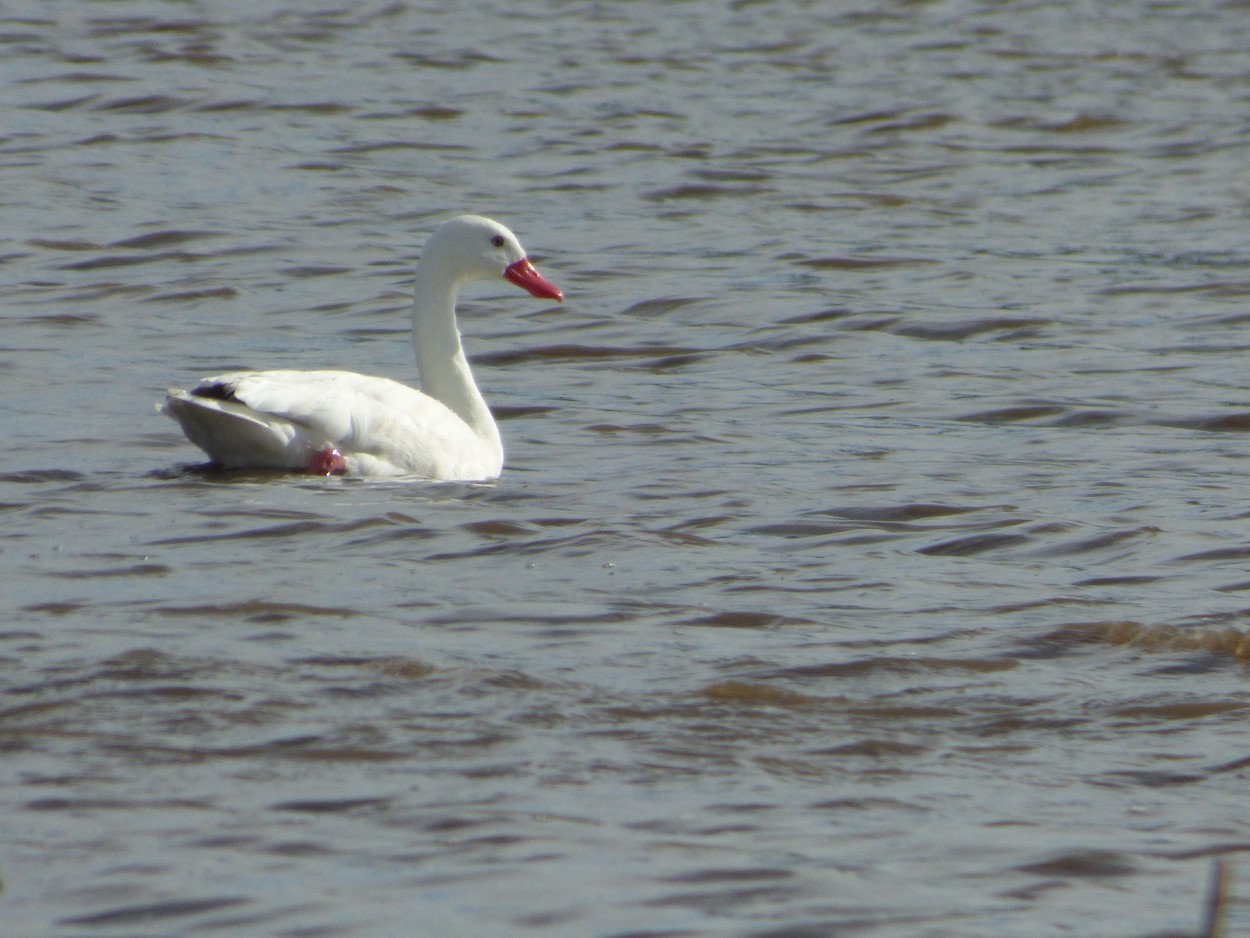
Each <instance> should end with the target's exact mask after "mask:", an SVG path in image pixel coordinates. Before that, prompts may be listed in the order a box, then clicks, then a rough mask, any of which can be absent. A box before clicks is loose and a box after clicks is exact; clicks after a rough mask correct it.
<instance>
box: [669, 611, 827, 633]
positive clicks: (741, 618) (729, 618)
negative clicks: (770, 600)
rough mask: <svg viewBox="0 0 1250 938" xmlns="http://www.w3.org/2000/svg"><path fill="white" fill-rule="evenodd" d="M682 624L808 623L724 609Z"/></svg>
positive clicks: (753, 625) (749, 625) (725, 626)
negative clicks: (724, 610)
mask: <svg viewBox="0 0 1250 938" xmlns="http://www.w3.org/2000/svg"><path fill="white" fill-rule="evenodd" d="M681 624H682V625H684V626H689V627H695V628H710V629H777V628H783V627H784V626H788V625H810V624H811V623H810V622H809V621H807V620H803V619H794V618H790V617H788V616H783V615H776V614H774V613H769V612H747V611H726V612H714V613H712V614H711V615H706V616H698V617H695V618H692V619H686V620H684V621H683V622H682V623H681Z"/></svg>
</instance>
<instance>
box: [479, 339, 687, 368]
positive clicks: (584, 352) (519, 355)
mask: <svg viewBox="0 0 1250 938" xmlns="http://www.w3.org/2000/svg"><path fill="white" fill-rule="evenodd" d="M704 351H705V350H703V349H697V348H682V347H677V346H666V345H654V346H649V345H644V346H595V345H578V344H573V343H560V344H556V345H545V346H539V347H536V348H528V349H514V350H511V351H504V352H486V353H482V354H477V355H474V356H473V360H474V361H475V362H479V363H481V364H483V365H490V366H492V367H496V368H507V367H513V366H516V365H526V364H532V363H535V362H544V363H550V362H593V361H612V360H619V361H629V360H633V359H639V358H647V359H653V360H655V361H664V360H667V359H669V358H671V357H672V356H697V355H702V354H704Z"/></svg>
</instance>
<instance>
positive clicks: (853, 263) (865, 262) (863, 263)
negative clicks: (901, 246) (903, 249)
mask: <svg viewBox="0 0 1250 938" xmlns="http://www.w3.org/2000/svg"><path fill="white" fill-rule="evenodd" d="M777 259H778V260H782V261H790V262H792V263H794V264H795V265H796V266H798V267H807V268H809V269H811V270H876V269H892V268H908V267H917V266H923V265H928V264H936V263H938V261H936V260H933V259H932V258H928V257H875V256H873V257H804V256H803V255H801V254H782V255H780V256H779V257H778V258H777Z"/></svg>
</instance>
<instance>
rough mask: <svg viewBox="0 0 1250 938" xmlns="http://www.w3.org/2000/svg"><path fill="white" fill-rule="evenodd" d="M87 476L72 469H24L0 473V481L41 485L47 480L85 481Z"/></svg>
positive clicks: (59, 481)
mask: <svg viewBox="0 0 1250 938" xmlns="http://www.w3.org/2000/svg"><path fill="white" fill-rule="evenodd" d="M88 478H89V476H86V475H84V474H83V473H81V472H75V471H74V470H72V469H26V470H23V471H20V472H5V473H2V474H0V483H3V482H8V483H13V484H16V485H43V484H45V483H48V482H57V483H64V482H85V481H87V479H88Z"/></svg>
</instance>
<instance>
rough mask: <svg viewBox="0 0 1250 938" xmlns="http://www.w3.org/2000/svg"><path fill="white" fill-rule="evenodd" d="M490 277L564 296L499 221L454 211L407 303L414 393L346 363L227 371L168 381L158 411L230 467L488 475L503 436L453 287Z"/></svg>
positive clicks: (466, 477) (497, 463)
mask: <svg viewBox="0 0 1250 938" xmlns="http://www.w3.org/2000/svg"><path fill="white" fill-rule="evenodd" d="M496 277H505V278H507V279H508V280H510V281H511V282H512V283H514V284H516V285H517V286H519V287H521V288H523V289H525V290H528V291H529V292H530V293H532V294H533V295H534V296H537V297H542V298H543V299H549V300H557V301H559V300H563V299H564V294H563V293H561V292H560V288H559V287H557V286H556V285H555V284H553V283H551V281H549V280H547V279H545V278H544V277H543V276H542V275H541V274H539V273H538V271H537V270H535V269H534V266H533V264H531V263H530V262H529V260H528V259H527V258H526V256H525V251H524V249H522V247H521V245H520V242H518V241H517V238H516V235H514V234H513V233H512V232H511V231H509V230H508V229H507V228H505V227H504V226H503V225H501V224H499V223H498V222H496V221H492V220H491V219H489V218H482V217H481V216H478V215H462V216H460V217H459V218H453V219H451V220H450V221H447V222H444V223H443V224H442V225H440V226H439V227H438V229H437V230H435V232H434V234H433V235H431V236H430V240H429V242H428V243H427V244H426V247H425V252H424V253H423V254H422V255H421V260H420V262H419V263H418V264H417V272H416V278H415V280H416V282H415V288H416V300H415V302H414V303H413V309H412V341H413V345H414V346H415V347H416V352H417V367H418V369H419V371H420V375H421V390H420V391H417V390H415V389H413V388H410V387H408V386H407V385H403V384H400V383H398V382H396V381H391V380H390V379H389V378H373V377H369V376H367V375H358V374H353V373H352V372H348V371H236V372H231V373H230V374H224V375H217V376H216V377H213V378H206V379H205V380H203V381H201V382H200V383H199V385H197V386H196V387H195V388H193V389H192V390H190V391H184V390H181V389H171V390H170V391H169V395H168V397H167V398H166V399H165V404H164V406H163V407H162V408H161V411H162V412H163V413H165V414H168V415H169V416H170V417H172V418H173V419H174V420H176V421H178V423H179V424H181V425H182V430H183V432H184V433H185V434H186V435H187V439H189V440H190V441H191V442H192V443H194V444H195V445H196V446H198V447H199V448H200V449H202V450H204V452H205V453H207V454H208V456H209V458H210V459H211V460H212V461H213V462H214V463H216V464H217V465H219V466H221V467H223V468H227V469H243V468H271V469H293V470H299V471H303V472H311V473H316V474H318V475H328V474H343V473H350V474H352V475H412V476H419V477H421V478H425V479H433V480H463V481H477V480H485V479H493V478H495V477H496V476H498V475H499V473H500V471H501V470H502V469H503V444H502V442H501V440H500V438H499V428H498V427H497V426H495V420H494V418H493V417H492V416H491V413H490V409H489V408H488V407H487V406H486V401H485V400H484V399H483V398H482V394H481V392H480V391H478V389H477V384H476V383H475V382H474V381H473V374H472V373H471V372H470V371H469V363H468V361H467V360H466V359H465V356H464V349H463V347H462V346H461V344H460V332H459V330H458V329H457V328H456V294H457V292H458V291H459V289H460V287H461V286H462V285H463V284H464V283H466V282H467V281H469V280H493V279H495V278H496Z"/></svg>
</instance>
